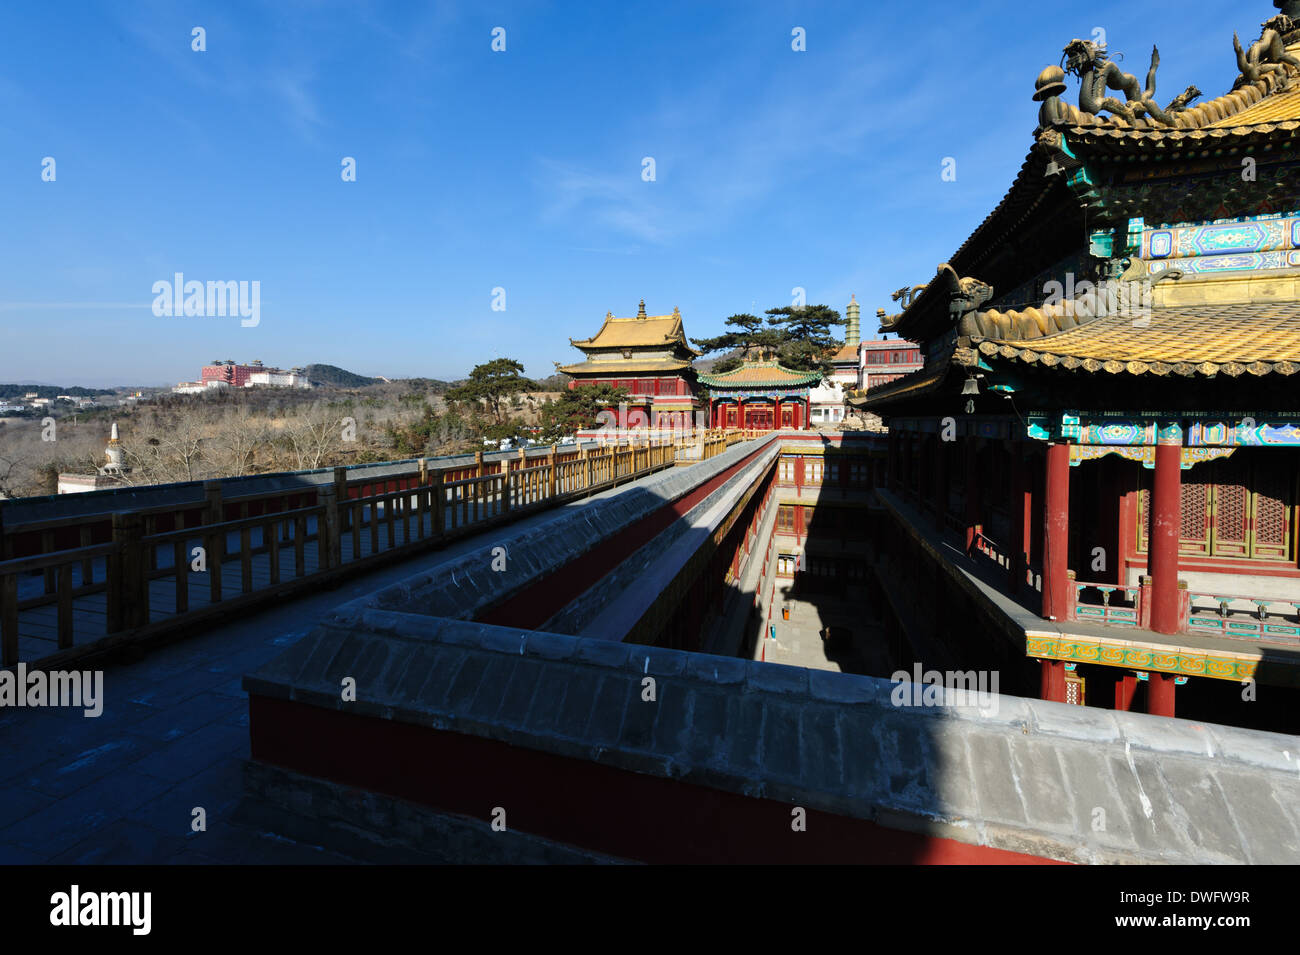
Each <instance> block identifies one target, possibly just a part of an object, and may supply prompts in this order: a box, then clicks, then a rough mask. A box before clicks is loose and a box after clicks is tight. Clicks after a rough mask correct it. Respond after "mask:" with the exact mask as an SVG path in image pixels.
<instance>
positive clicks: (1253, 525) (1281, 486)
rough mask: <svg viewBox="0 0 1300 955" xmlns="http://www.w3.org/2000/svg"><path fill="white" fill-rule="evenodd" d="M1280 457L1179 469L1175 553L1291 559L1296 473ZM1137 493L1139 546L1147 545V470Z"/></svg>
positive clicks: (1148, 527) (1149, 525) (1143, 550)
mask: <svg viewBox="0 0 1300 955" xmlns="http://www.w3.org/2000/svg"><path fill="white" fill-rule="evenodd" d="M1287 470H1288V469H1287V468H1286V467H1283V466H1282V465H1281V463H1280V462H1276V461H1267V462H1262V461H1259V460H1256V461H1253V462H1251V461H1243V460H1237V459H1235V458H1230V459H1227V460H1224V461H1216V462H1214V463H1212V464H1205V465H1199V466H1198V467H1196V468H1193V469H1192V470H1191V471H1184V472H1183V473H1182V482H1181V485H1180V488H1179V490H1180V495H1179V502H1180V505H1181V515H1180V518H1181V519H1180V522H1179V523H1180V528H1179V535H1178V552H1179V553H1180V554H1187V555H1191V556H1201V557H1226V558H1232V557H1237V558H1248V559H1252V560H1286V561H1289V560H1293V559H1294V555H1295V549H1294V540H1293V539H1294V536H1295V535H1294V533H1293V531H1294V528H1293V524H1294V512H1295V503H1296V494H1295V486H1294V485H1295V477H1294V475H1289V474H1287V473H1286V472H1287ZM1141 481H1142V488H1141V490H1140V491H1139V492H1138V508H1137V510H1138V550H1139V551H1141V552H1143V553H1145V552H1147V551H1148V550H1149V547H1150V539H1149V533H1150V528H1151V493H1152V492H1151V483H1152V478H1151V472H1150V471H1144V472H1143V474H1142V479H1141Z"/></svg>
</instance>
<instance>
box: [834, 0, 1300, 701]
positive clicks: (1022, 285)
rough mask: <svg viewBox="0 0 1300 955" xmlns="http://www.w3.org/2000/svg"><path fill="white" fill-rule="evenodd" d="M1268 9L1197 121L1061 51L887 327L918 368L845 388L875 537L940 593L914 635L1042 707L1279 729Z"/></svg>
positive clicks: (1291, 132)
mask: <svg viewBox="0 0 1300 955" xmlns="http://www.w3.org/2000/svg"><path fill="white" fill-rule="evenodd" d="M1258 2H1259V0H1256V3H1258ZM1274 5H1275V6H1276V7H1278V8H1280V9H1282V11H1283V12H1282V13H1281V14H1279V15H1277V16H1274V17H1272V18H1271V19H1270V20H1268V21H1267V22H1265V23H1264V25H1263V30H1262V32H1261V35H1260V37H1259V39H1258V40H1257V41H1255V42H1253V43H1251V44H1250V45H1249V47H1248V48H1246V49H1243V48H1242V46H1241V45H1240V44H1237V45H1236V59H1237V68H1238V69H1239V70H1240V76H1239V77H1238V79H1237V81H1236V83H1235V84H1234V86H1233V88H1232V90H1231V91H1229V92H1227V93H1226V94H1225V95H1222V96H1218V97H1217V98H1212V99H1209V100H1208V101H1206V102H1203V103H1200V104H1199V105H1191V104H1192V103H1193V102H1194V101H1195V100H1196V99H1197V98H1198V97H1199V96H1200V95H1201V94H1200V92H1199V90H1197V89H1196V88H1195V87H1189V88H1188V90H1187V91H1186V92H1184V93H1182V94H1180V95H1179V96H1178V97H1176V98H1175V99H1174V100H1173V101H1172V102H1171V103H1169V104H1168V105H1166V106H1163V107H1162V106H1161V105H1159V104H1158V103H1157V101H1156V100H1155V93H1154V85H1155V73H1156V69H1157V67H1158V65H1159V59H1158V54H1155V55H1153V58H1152V63H1151V67H1150V73H1149V74H1148V75H1147V80H1146V87H1145V89H1144V88H1143V86H1142V83H1141V82H1140V81H1139V80H1138V79H1137V78H1135V77H1133V76H1130V75H1127V74H1126V73H1124V72H1123V70H1122V69H1121V68H1120V66H1119V65H1117V64H1116V63H1115V62H1114V61H1113V60H1111V59H1110V58H1109V56H1108V53H1107V50H1106V48H1105V46H1099V45H1097V44H1095V43H1092V42H1090V41H1086V40H1074V41H1072V42H1070V43H1069V44H1068V45H1067V46H1066V47H1065V49H1064V54H1065V55H1064V58H1063V62H1064V64H1065V69H1064V70H1063V69H1061V68H1059V67H1057V66H1049V67H1047V68H1046V69H1044V70H1043V71H1042V73H1041V74H1040V75H1039V77H1038V79H1037V83H1036V86H1035V91H1034V95H1033V99H1034V100H1035V101H1037V102H1039V103H1040V104H1041V108H1040V111H1039V117H1038V126H1037V129H1036V130H1035V131H1034V142H1033V143H1032V147H1031V149H1030V151H1029V154H1028V157H1027V158H1026V160H1025V162H1024V165H1023V167H1022V168H1021V170H1020V173H1019V175H1018V176H1017V177H1016V179H1015V181H1014V182H1013V183H1012V185H1011V188H1010V190H1009V191H1008V192H1007V194H1006V196H1005V198H1004V199H1003V200H1002V202H1001V203H1000V204H999V205H998V206H997V208H995V209H994V210H993V211H992V212H991V213H990V214H989V216H988V217H987V218H986V219H985V220H984V222H983V224H982V225H980V226H979V228H977V229H976V230H975V232H974V234H973V235H971V236H970V237H969V238H968V239H967V240H966V241H965V242H964V243H963V244H962V245H961V247H960V248H958V249H957V250H956V251H955V252H954V253H953V254H952V256H951V257H950V258H949V260H948V262H946V263H944V264H942V265H940V266H939V267H938V270H937V274H936V275H935V277H934V278H933V279H931V280H930V281H929V282H928V283H927V284H925V285H923V286H916V287H914V288H913V291H912V292H910V293H908V294H907V295H906V296H905V297H904V298H905V300H904V302H903V305H904V307H903V310H902V311H901V312H899V313H898V314H894V315H887V316H885V317H884V318H883V319H882V328H881V330H882V331H884V332H890V333H894V334H897V335H899V336H901V337H902V338H905V339H908V340H910V341H912V342H915V343H917V344H918V345H919V348H920V351H921V352H922V353H923V355H924V367H923V368H922V369H921V370H919V371H915V372H913V373H911V374H908V375H906V376H904V377H902V378H899V379H898V380H896V381H893V382H890V383H886V384H882V385H880V386H879V387H875V388H872V389H870V390H869V391H867V392H866V393H865V394H863V395H860V396H855V397H853V398H851V399H850V402H851V403H852V404H853V405H855V406H856V407H859V408H861V409H862V410H864V411H867V412H873V413H875V414H878V415H880V416H881V417H882V418H883V419H884V421H885V422H886V424H887V425H888V427H889V432H890V433H889V467H888V481H887V487H886V488H884V489H882V490H881V492H880V497H881V499H882V502H883V504H884V506H885V511H886V515H887V518H886V519H887V522H888V524H889V525H890V527H889V532H888V533H886V534H885V535H884V536H883V539H885V540H891V541H894V542H895V544H894V547H895V553H894V555H893V557H894V560H895V561H896V562H898V563H899V564H900V565H901V566H903V567H906V568H909V570H908V576H909V577H911V578H912V579H914V580H925V581H936V583H934V584H933V585H932V586H934V587H935V588H937V591H942V592H936V593H933V594H929V595H928V599H929V600H931V601H933V602H934V603H935V604H936V605H937V607H938V609H935V610H929V609H925V608H922V611H921V612H923V613H931V614H932V615H933V616H932V620H933V627H932V628H931V630H930V632H931V633H938V634H941V635H944V634H946V635H947V639H948V640H949V641H950V645H949V649H951V650H952V651H953V652H954V653H955V654H957V655H959V656H962V657H963V658H964V659H966V660H972V659H975V658H978V659H981V660H984V661H989V662H995V661H1001V663H1002V665H1004V666H1006V667H1008V668H1009V669H1010V670H1011V671H1012V672H1018V673H1021V674H1022V675H1023V676H1024V685H1028V684H1029V682H1030V681H1031V680H1036V682H1037V685H1038V686H1037V689H1038V692H1039V693H1041V695H1042V696H1043V697H1044V698H1046V699H1053V700H1060V701H1067V702H1074V703H1082V704H1086V705H1101V706H1107V707H1114V708H1116V709H1130V708H1135V707H1139V706H1141V707H1144V708H1145V709H1146V710H1147V711H1148V712H1151V713H1157V714H1163V715H1173V714H1174V712H1175V697H1177V700H1178V704H1177V710H1178V713H1179V715H1182V716H1190V717H1193V718H1200V719H1208V720H1212V721H1213V720H1216V719H1220V718H1222V719H1223V720H1224V721H1231V722H1236V723H1239V724H1240V723H1243V721H1252V720H1255V719H1256V717H1255V715H1254V714H1259V715H1258V720H1259V721H1260V722H1262V721H1263V720H1265V719H1266V716H1265V715H1264V714H1266V713H1268V712H1275V713H1286V714H1287V717H1286V718H1287V720H1289V721H1290V722H1292V723H1293V722H1294V718H1293V716H1292V715H1291V714H1292V713H1293V711H1294V708H1295V704H1296V702H1297V695H1296V691H1295V687H1296V686H1297V685H1300V654H1298V653H1297V651H1298V650H1300V617H1298V614H1297V611H1298V610H1300V564H1298V563H1297V540H1296V538H1297V530H1296V529H1297V524H1298V523H1300V512H1298V511H1297V507H1298V505H1300V496H1298V488H1297V476H1298V475H1300V391H1298V390H1297V379H1296V378H1294V377H1293V376H1295V375H1296V373H1297V372H1300V162H1298V161H1297V159H1296V144H1297V141H1298V139H1300V80H1298V78H1297V75H1298V74H1300V3H1297V2H1293V0H1275V4H1274ZM1292 17H1296V18H1298V19H1296V20H1293V19H1292ZM1231 26H1232V25H1224V26H1223V28H1222V31H1223V36H1224V44H1223V47H1224V48H1223V55H1224V56H1225V57H1226V56H1227V55H1228V39H1229V37H1228V34H1229V33H1230V32H1231ZM1238 26H1240V25H1238ZM1049 57H1050V58H1052V59H1055V56H1053V55H1051V54H1050V52H1049ZM1067 71H1068V72H1069V73H1070V74H1072V75H1074V76H1076V77H1077V78H1078V80H1079V84H1080V92H1079V96H1078V105H1075V104H1074V103H1070V102H1066V95H1067V90H1068V86H1067V75H1066V74H1067ZM1115 91H1118V92H1115ZM1121 97H1122V98H1121ZM895 532H896V533H895ZM927 563H929V564H931V569H929V570H927V569H926V566H925V565H926V564H927ZM936 563H937V564H938V566H937V567H934V566H933V565H934V564H936ZM927 586H931V585H927ZM893 626H895V627H896V628H898V629H900V630H901V631H903V632H904V635H906V632H907V631H908V630H909V628H910V629H911V630H912V631H913V632H919V630H920V629H921V628H919V626H918V624H917V622H916V620H915V619H908V612H902V611H900V613H899V615H898V616H897V618H896V619H895V620H894V622H893ZM981 641H984V642H983V643H981ZM918 652H919V648H918ZM918 659H920V657H918ZM1017 660H1020V661H1021V662H1020V663H1017V662H1016V661H1017ZM1255 683H1259V684H1267V686H1261V687H1260V688H1259V690H1258V700H1259V702H1251V703H1249V704H1248V705H1246V704H1243V703H1242V699H1243V698H1244V696H1243V684H1245V685H1247V686H1248V687H1251V688H1252V689H1251V692H1252V695H1251V697H1250V699H1251V700H1252V701H1253V700H1255V699H1256V697H1255V695H1253V694H1254V692H1255V691H1254V689H1253V688H1254V685H1255ZM1005 685H1006V683H1005V682H1004V686H1005ZM1176 687H1177V690H1176V689H1175V688H1176ZM1010 692H1017V691H1016V690H1011V691H1010ZM1234 708H1235V709H1234ZM1243 708H1244V711H1245V713H1246V715H1244V716H1240V715H1236V714H1239V713H1241V712H1242V711H1243ZM1230 709H1231V710H1232V712H1233V713H1234V716H1235V718H1232V719H1231V720H1228V719H1227V718H1226V717H1225V714H1227V713H1228V712H1229V710H1230Z"/></svg>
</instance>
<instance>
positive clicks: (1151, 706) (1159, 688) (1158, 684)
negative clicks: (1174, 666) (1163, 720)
mask: <svg viewBox="0 0 1300 955" xmlns="http://www.w3.org/2000/svg"><path fill="white" fill-rule="evenodd" d="M1174 679H1175V678H1174V675H1173V674H1172V673H1151V674H1149V675H1148V676H1147V712H1148V713H1150V714H1151V715H1152V716H1173V715H1174V685H1175V684H1174Z"/></svg>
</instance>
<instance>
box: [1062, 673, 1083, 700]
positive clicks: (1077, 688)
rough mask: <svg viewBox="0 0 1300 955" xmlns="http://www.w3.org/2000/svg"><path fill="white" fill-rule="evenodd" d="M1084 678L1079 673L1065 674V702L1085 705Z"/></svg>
mask: <svg viewBox="0 0 1300 955" xmlns="http://www.w3.org/2000/svg"><path fill="white" fill-rule="evenodd" d="M1084 690H1085V683H1084V678H1083V677H1081V676H1079V675H1078V674H1077V673H1070V672H1067V673H1066V674H1065V702H1066V703H1073V704H1074V705H1075V706H1084V705H1085V704H1084Z"/></svg>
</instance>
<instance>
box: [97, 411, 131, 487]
mask: <svg viewBox="0 0 1300 955" xmlns="http://www.w3.org/2000/svg"><path fill="white" fill-rule="evenodd" d="M104 461H105V463H104V466H103V467H102V468H100V469H99V472H100V473H101V474H122V473H123V472H125V471H129V470H130V468H126V467H123V466H122V442H121V441H120V440H119V439H118V437H117V422H116V421H114V422H113V430H112V431H111V432H110V433H109V437H108V447H106V448H105V449H104Z"/></svg>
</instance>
